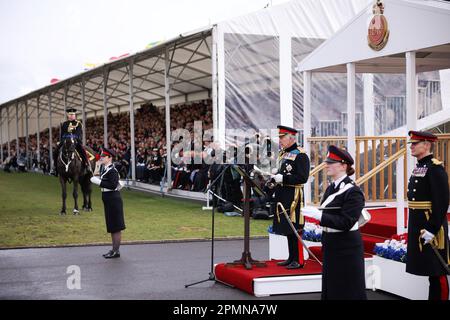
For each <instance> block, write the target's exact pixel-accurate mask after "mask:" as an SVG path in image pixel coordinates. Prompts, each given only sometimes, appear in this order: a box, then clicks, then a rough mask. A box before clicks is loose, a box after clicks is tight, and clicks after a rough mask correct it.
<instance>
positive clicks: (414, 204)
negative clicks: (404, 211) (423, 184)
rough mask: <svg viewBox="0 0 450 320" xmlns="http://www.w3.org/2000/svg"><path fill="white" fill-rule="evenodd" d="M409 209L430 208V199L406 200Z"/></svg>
mask: <svg viewBox="0 0 450 320" xmlns="http://www.w3.org/2000/svg"><path fill="white" fill-rule="evenodd" d="M408 208H409V209H419V210H420V209H421V210H431V201H408Z"/></svg>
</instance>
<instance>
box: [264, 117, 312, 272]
mask: <svg viewBox="0 0 450 320" xmlns="http://www.w3.org/2000/svg"><path fill="white" fill-rule="evenodd" d="M278 129H279V138H280V146H281V151H280V154H279V157H278V173H277V174H276V175H273V176H271V181H272V183H271V184H269V186H268V188H269V189H267V190H266V191H267V192H268V194H269V195H271V196H273V197H274V200H275V203H278V202H279V203H281V204H282V205H283V206H284V208H285V209H286V210H287V212H288V214H289V216H290V219H291V221H292V223H293V225H294V226H295V228H296V229H297V230H301V229H302V228H303V226H304V219H303V216H302V215H301V212H300V210H301V208H302V207H303V201H304V199H303V184H304V183H306V181H307V180H308V178H309V169H310V167H309V158H308V155H307V154H306V153H305V151H304V150H303V149H302V148H300V147H298V146H297V143H296V139H295V135H296V134H297V130H295V129H293V128H290V127H286V126H281V125H280V126H278ZM276 210H277V212H276V214H274V220H273V231H274V232H275V233H277V234H281V235H284V236H286V237H287V240H288V249H289V257H288V259H287V260H286V261H283V262H279V263H278V265H280V266H285V267H286V268H287V269H298V268H302V267H303V265H304V261H303V247H302V246H301V243H300V242H299V241H298V239H297V236H296V235H295V233H294V231H293V230H292V229H291V227H290V225H289V223H288V221H286V218H285V216H284V214H283V213H282V212H280V211H279V209H278V206H277V209H276ZM299 247H300V248H299Z"/></svg>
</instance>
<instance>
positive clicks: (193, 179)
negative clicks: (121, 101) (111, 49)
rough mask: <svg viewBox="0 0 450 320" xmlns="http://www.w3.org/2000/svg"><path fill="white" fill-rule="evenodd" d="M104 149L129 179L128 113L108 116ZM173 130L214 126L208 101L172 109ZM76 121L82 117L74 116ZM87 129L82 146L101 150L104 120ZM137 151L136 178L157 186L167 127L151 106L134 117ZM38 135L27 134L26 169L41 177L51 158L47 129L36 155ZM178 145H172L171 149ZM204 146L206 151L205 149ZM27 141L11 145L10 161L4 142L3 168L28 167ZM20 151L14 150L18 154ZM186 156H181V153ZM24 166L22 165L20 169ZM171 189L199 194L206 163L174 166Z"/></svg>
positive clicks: (163, 171) (55, 132)
mask: <svg viewBox="0 0 450 320" xmlns="http://www.w3.org/2000/svg"><path fill="white" fill-rule="evenodd" d="M107 117H108V118H107V121H108V145H109V148H110V149H113V150H114V151H115V152H116V154H117V158H116V163H115V165H116V168H117V169H118V170H119V173H120V175H121V177H122V178H131V167H130V163H131V146H130V141H131V137H130V118H129V113H128V112H122V113H116V114H113V113H111V112H110V113H109V114H108V116H107ZM170 117H171V130H175V129H187V130H189V131H190V132H191V133H192V132H193V128H194V121H201V122H202V128H203V130H207V129H211V128H212V105H211V100H202V101H199V102H195V103H189V104H180V105H174V106H172V107H171V110H170ZM78 119H80V117H78ZM83 128H84V130H86V131H85V132H86V146H88V147H89V148H91V149H92V150H93V151H95V152H99V151H100V149H101V147H102V145H103V117H93V118H88V119H87V120H86V123H85V124H84V125H83ZM58 140H59V126H58V127H56V128H53V129H52V142H53V149H54V148H55V147H56V144H57V142H58ZM135 141H136V142H135V149H136V150H135V151H136V155H135V157H136V180H138V181H140V182H146V183H152V184H158V185H159V184H160V182H161V180H162V179H163V178H164V176H165V175H166V157H167V154H166V153H167V152H166V150H167V148H166V126H165V112H164V108H158V107H156V106H154V105H152V104H145V105H142V106H141V108H140V109H138V110H137V111H136V114H135ZM37 143H38V142H37V134H33V135H29V148H30V159H29V161H30V167H31V168H33V169H40V170H42V171H43V172H44V173H48V172H49V171H50V160H49V159H50V157H49V150H48V145H49V130H48V128H47V129H46V130H44V131H42V132H41V133H40V141H39V143H40V153H41V157H40V161H39V162H38V154H37V149H38V148H37ZM176 143H178V141H177V142H175V143H174V144H172V147H173V146H174V145H175V144H176ZM207 144H208V142H206V143H205V145H204V148H206V147H207ZM25 146H26V143H25V138H24V137H21V138H19V147H18V148H17V145H16V141H15V140H13V141H11V142H10V149H11V155H10V156H9V157H8V145H7V143H4V144H3V146H2V148H1V149H0V152H3V155H4V157H3V159H4V163H3V166H4V169H5V170H10V169H11V168H14V169H16V170H22V169H21V168H20V167H22V166H21V164H26V161H27V159H26V152H25ZM16 150H18V152H16ZM179 156H180V157H182V158H186V155H183V154H182V153H181V154H180V155H179ZM24 167H26V166H25V165H24ZM171 170H172V171H171V172H172V180H173V185H172V187H173V188H179V189H184V190H192V191H202V190H204V189H205V188H206V185H207V183H208V177H207V172H208V166H206V165H204V164H189V163H188V161H181V162H180V163H179V164H175V163H173V164H172V168H171Z"/></svg>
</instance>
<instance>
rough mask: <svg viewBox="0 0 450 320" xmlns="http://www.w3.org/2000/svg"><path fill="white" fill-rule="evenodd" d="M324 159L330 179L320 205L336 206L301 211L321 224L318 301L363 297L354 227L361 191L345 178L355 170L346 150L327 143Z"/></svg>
mask: <svg viewBox="0 0 450 320" xmlns="http://www.w3.org/2000/svg"><path fill="white" fill-rule="evenodd" d="M325 162H326V163H327V166H326V170H327V175H328V176H330V178H331V179H332V180H333V182H332V183H331V184H330V186H329V187H328V188H327V190H326V191H325V194H324V196H323V199H322V201H321V206H322V207H339V208H340V209H330V210H323V211H319V210H316V211H314V210H310V211H309V210H305V211H304V212H302V213H303V214H304V215H305V216H308V217H311V218H314V219H316V220H319V221H320V225H321V226H322V227H323V233H322V253H323V269H322V300H332V299H333V300H334V299H336V300H366V299H367V296H366V284H365V268H364V249H363V248H364V247H363V242H362V238H361V233H360V232H359V228H358V219H359V217H360V215H361V211H362V210H363V208H364V194H363V193H362V191H361V190H360V188H359V187H358V186H356V185H355V183H354V181H353V180H352V179H350V177H349V176H351V175H353V174H354V172H355V170H354V169H353V168H352V165H353V159H352V157H351V155H350V154H349V153H348V152H347V151H345V150H343V149H339V148H337V147H336V146H330V147H329V149H328V155H327V159H326V160H325Z"/></svg>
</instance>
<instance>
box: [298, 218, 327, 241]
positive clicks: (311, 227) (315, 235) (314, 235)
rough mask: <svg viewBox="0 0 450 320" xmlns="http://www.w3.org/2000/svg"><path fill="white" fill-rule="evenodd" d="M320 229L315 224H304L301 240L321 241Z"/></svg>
mask: <svg viewBox="0 0 450 320" xmlns="http://www.w3.org/2000/svg"><path fill="white" fill-rule="evenodd" d="M322 230H323V229H322V227H321V226H319V225H317V224H315V223H310V222H306V223H305V226H304V228H303V234H302V239H303V240H306V241H311V242H320V241H322Z"/></svg>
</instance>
